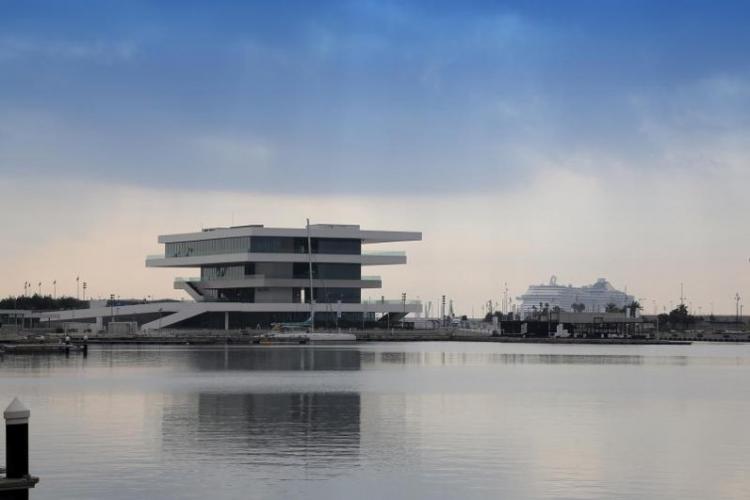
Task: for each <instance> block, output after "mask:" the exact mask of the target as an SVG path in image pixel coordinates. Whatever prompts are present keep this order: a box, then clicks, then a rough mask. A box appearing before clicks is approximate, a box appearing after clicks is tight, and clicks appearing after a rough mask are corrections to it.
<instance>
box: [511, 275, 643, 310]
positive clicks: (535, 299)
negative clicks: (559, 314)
mask: <svg viewBox="0 0 750 500" xmlns="http://www.w3.org/2000/svg"><path fill="white" fill-rule="evenodd" d="M517 299H518V300H519V301H520V307H519V311H520V313H521V314H522V315H524V316H525V315H527V314H529V313H531V312H533V311H534V310H538V309H539V308H540V304H542V307H546V306H547V305H548V304H549V307H550V309H553V308H554V307H556V306H557V307H559V308H560V309H561V310H562V311H573V310H574V308H573V304H583V306H584V309H583V311H586V312H604V311H605V310H606V309H607V305H608V304H615V305H616V306H617V307H624V306H626V305H628V304H630V303H631V302H633V300H634V297H633V296H632V295H628V294H627V293H625V292H621V291H619V290H617V289H616V288H615V287H613V286H612V285H611V284H610V283H609V281H607V279H606V278H599V279H598V280H596V283H594V284H592V285H584V286H580V287H576V286H573V285H570V284H569V285H560V284H558V283H557V277H556V276H552V278H550V280H549V283H548V284H546V285H545V284H541V285H531V286H529V289H528V290H527V291H526V293H524V294H523V295H521V296H520V297H518V298H517Z"/></svg>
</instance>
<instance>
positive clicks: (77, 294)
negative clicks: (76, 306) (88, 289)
mask: <svg viewBox="0 0 750 500" xmlns="http://www.w3.org/2000/svg"><path fill="white" fill-rule="evenodd" d="M80 282H81V277H80V276H76V300H81V286H80Z"/></svg>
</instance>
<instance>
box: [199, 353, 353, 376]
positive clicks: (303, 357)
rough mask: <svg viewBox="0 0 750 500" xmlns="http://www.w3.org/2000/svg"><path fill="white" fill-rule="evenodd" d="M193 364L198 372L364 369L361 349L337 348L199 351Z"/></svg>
mask: <svg viewBox="0 0 750 500" xmlns="http://www.w3.org/2000/svg"><path fill="white" fill-rule="evenodd" d="M189 363H190V364H191V366H192V368H194V369H196V370H197V371H215V370H262V371H298V370H316V371H318V370H361V369H362V362H361V359H360V352H359V350H357V349H342V348H335V347H330V348H321V347H313V348H306V347H281V348H276V347H270V348H249V349H247V348H245V349H243V348H239V349H237V348H225V349H218V350H196V351H192V352H191V355H190V359H189Z"/></svg>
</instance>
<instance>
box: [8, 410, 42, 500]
mask: <svg viewBox="0 0 750 500" xmlns="http://www.w3.org/2000/svg"><path fill="white" fill-rule="evenodd" d="M3 416H4V417H5V478H4V479H0V499H7V500H27V499H28V498H29V488H33V487H34V485H35V484H36V483H37V482H38V481H39V479H38V478H36V477H32V476H30V475H29V417H30V416H31V412H30V411H29V409H28V408H26V407H25V406H24V405H23V403H21V402H20V401H19V400H18V398H14V399H13V401H12V402H11V403H10V405H8V407H7V408H6V409H5V412H3Z"/></svg>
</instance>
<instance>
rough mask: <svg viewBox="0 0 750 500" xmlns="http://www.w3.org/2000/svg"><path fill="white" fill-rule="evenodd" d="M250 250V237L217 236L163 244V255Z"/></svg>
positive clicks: (187, 255) (218, 253)
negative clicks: (210, 238)
mask: <svg viewBox="0 0 750 500" xmlns="http://www.w3.org/2000/svg"><path fill="white" fill-rule="evenodd" d="M249 251H250V237H249V236H241V237H237V238H217V239H212V240H199V241H181V242H178V243H166V244H165V245H164V256H165V257H193V256H198V255H221V254H226V253H243V252H249Z"/></svg>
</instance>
